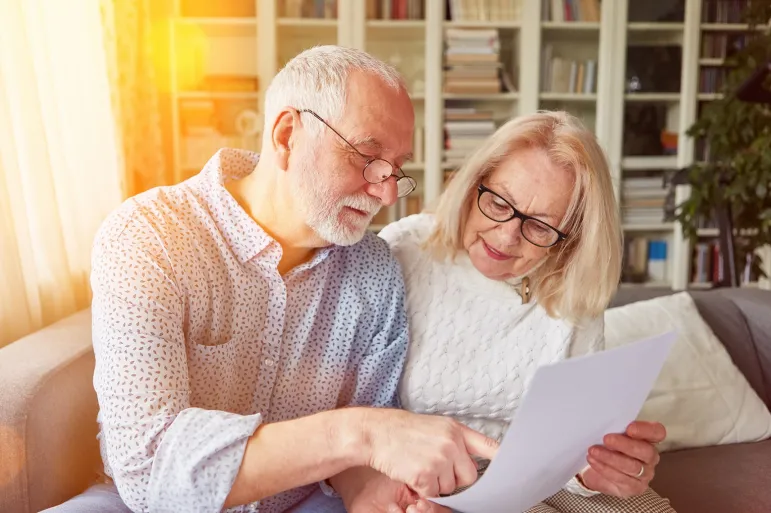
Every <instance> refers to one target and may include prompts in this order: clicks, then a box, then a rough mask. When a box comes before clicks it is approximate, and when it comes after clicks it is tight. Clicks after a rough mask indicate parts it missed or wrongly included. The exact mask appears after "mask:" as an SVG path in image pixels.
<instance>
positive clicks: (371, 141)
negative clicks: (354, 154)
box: [351, 135, 383, 152]
mask: <svg viewBox="0 0 771 513" xmlns="http://www.w3.org/2000/svg"><path fill="white" fill-rule="evenodd" d="M351 145H352V146H353V147H355V148H357V149H358V147H359V146H366V147H368V148H369V149H372V150H376V151H378V152H382V151H383V144H382V143H381V142H380V141H378V140H377V139H375V138H374V137H372V136H371V135H367V136H365V137H357V138H355V139H352V140H351Z"/></svg>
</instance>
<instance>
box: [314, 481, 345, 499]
mask: <svg viewBox="0 0 771 513" xmlns="http://www.w3.org/2000/svg"><path fill="white" fill-rule="evenodd" d="M319 486H320V487H321V491H322V492H324V495H326V496H327V497H334V498H336V499H339V498H340V494H339V493H337V492H336V491H335V489H334V488H332V485H330V484H329V482H328V481H327V480H326V479H325V480H324V481H319Z"/></svg>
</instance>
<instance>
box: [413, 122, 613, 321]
mask: <svg viewBox="0 0 771 513" xmlns="http://www.w3.org/2000/svg"><path fill="white" fill-rule="evenodd" d="M526 148H534V149H540V150H543V151H545V152H546V153H547V155H548V156H549V160H550V161H551V162H552V164H553V165H555V166H559V167H561V168H563V169H566V170H568V171H570V172H571V173H573V175H574V184H575V185H574V188H573V194H572V195H571V199H570V204H569V206H568V209H567V212H566V214H565V217H564V219H563V220H562V223H561V224H560V226H559V229H560V231H562V232H564V233H567V234H568V237H567V239H565V240H564V241H562V242H560V243H559V244H557V245H556V246H554V247H552V248H550V249H549V251H548V253H547V256H546V258H545V260H544V261H543V262H542V263H541V264H540V265H538V266H537V268H536V269H534V270H533V271H532V275H530V276H529V278H530V286H531V290H532V294H533V297H534V298H535V299H536V300H537V301H538V303H539V304H540V305H541V306H543V307H544V308H545V309H546V311H547V312H548V313H549V315H550V316H552V317H559V318H565V319H568V320H570V321H572V322H579V321H580V320H583V319H586V318H593V317H597V316H599V315H601V314H602V312H603V311H604V310H605V308H606V307H607V305H608V303H609V302H610V299H611V297H612V296H613V294H614V293H615V291H616V289H617V288H618V282H619V278H620V275H621V258H622V252H623V249H622V248H623V242H622V234H621V226H620V221H619V211H618V204H617V202H616V197H615V194H614V192H613V186H612V180H611V176H610V170H609V167H608V162H607V159H606V157H605V154H604V152H603V151H602V149H601V148H600V145H599V143H598V142H597V139H596V137H595V136H594V134H592V133H591V132H590V131H589V130H587V129H586V128H584V126H583V125H582V124H581V122H580V121H578V119H576V118H575V117H573V116H571V115H570V114H567V113H565V112H537V113H535V114H531V115H528V116H522V117H518V118H515V119H512V120H510V121H508V122H507V123H506V124H504V125H503V126H501V127H500V128H499V129H498V130H497V131H496V132H495V133H494V134H493V135H492V136H491V137H490V138H488V139H487V140H486V141H485V142H484V143H483V144H482V146H481V147H480V148H478V149H477V150H476V151H475V152H474V153H473V154H472V155H471V156H470V157H469V159H468V160H467V161H466V162H465V164H464V165H463V166H462V167H461V168H460V169H459V170H458V171H457V172H456V173H455V174H454V175H453V178H452V180H451V181H450V183H449V184H448V186H447V189H446V190H445V191H444V193H443V194H442V195H441V197H440V198H439V203H438V204H437V208H436V211H435V215H436V228H435V230H434V232H433V233H432V235H431V236H430V238H429V239H428V241H427V243H428V245H429V248H430V250H431V251H432V252H433V253H434V254H435V255H436V256H439V257H447V256H450V257H453V256H455V254H456V253H457V252H458V251H461V250H463V230H464V227H465V225H466V220H467V218H468V215H469V211H470V208H471V207H472V205H473V203H474V201H475V200H476V189H477V186H478V185H479V183H480V182H481V181H482V180H483V179H484V178H485V177H487V176H488V175H489V174H490V173H491V172H492V171H493V170H494V169H495V168H496V167H497V166H498V165H499V164H500V163H501V162H503V161H504V160H506V158H507V157H508V156H509V155H511V154H512V153H514V152H516V151H519V150H522V149H526Z"/></svg>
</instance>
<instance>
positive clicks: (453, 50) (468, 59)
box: [444, 29, 501, 94]
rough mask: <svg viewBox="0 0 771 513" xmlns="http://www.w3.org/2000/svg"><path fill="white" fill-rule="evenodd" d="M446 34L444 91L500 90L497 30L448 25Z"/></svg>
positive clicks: (474, 92)
mask: <svg viewBox="0 0 771 513" xmlns="http://www.w3.org/2000/svg"><path fill="white" fill-rule="evenodd" d="M445 35H446V38H445V44H446V47H445V53H444V56H445V73H444V92H446V93H454V94H495V93H499V92H501V79H500V69H501V63H500V50H501V44H500V39H499V37H498V31H497V30H495V29H490V30H475V29H448V30H447V32H446V34H445Z"/></svg>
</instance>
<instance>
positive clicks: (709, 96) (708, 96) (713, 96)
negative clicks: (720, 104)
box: [698, 93, 723, 102]
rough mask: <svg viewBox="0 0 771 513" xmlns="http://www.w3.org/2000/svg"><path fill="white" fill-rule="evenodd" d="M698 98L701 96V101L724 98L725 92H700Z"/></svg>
mask: <svg viewBox="0 0 771 513" xmlns="http://www.w3.org/2000/svg"><path fill="white" fill-rule="evenodd" d="M698 98H699V101H703V102H711V101H715V100H722V99H723V93H699V95H698Z"/></svg>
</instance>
